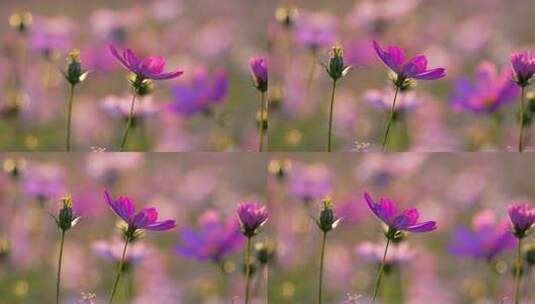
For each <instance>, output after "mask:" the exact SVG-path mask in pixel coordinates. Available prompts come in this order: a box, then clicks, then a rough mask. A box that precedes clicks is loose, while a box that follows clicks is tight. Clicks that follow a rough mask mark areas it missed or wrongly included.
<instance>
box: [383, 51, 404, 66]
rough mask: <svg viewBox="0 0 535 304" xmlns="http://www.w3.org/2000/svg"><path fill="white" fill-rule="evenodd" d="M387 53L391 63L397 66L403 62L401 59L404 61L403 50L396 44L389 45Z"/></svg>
mask: <svg viewBox="0 0 535 304" xmlns="http://www.w3.org/2000/svg"><path fill="white" fill-rule="evenodd" d="M387 54H388V55H389V56H388V57H390V61H391V64H392V65H393V66H395V67H398V68H399V66H400V65H402V64H403V61H405V55H404V54H403V50H401V49H400V48H399V47H397V46H389V47H388V52H387ZM388 57H387V58H388Z"/></svg>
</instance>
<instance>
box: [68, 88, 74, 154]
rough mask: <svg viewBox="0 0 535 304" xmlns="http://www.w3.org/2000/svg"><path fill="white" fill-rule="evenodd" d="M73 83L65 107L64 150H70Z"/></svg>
mask: <svg viewBox="0 0 535 304" xmlns="http://www.w3.org/2000/svg"><path fill="white" fill-rule="evenodd" d="M74 87H75V86H74V85H72V84H71V89H70V93H69V101H68V108H67V138H66V150H67V152H69V151H71V119H72V103H73V100H74Z"/></svg>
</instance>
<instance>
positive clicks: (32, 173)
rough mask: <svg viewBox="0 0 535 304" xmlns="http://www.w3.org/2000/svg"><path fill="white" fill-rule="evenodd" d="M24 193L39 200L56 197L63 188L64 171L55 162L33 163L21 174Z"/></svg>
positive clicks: (43, 200) (60, 193)
mask: <svg viewBox="0 0 535 304" xmlns="http://www.w3.org/2000/svg"><path fill="white" fill-rule="evenodd" d="M22 190H23V192H24V194H25V195H27V196H29V197H31V198H33V199H35V200H37V201H39V202H41V203H44V202H47V201H51V200H55V199H58V198H59V197H60V196H61V195H62V194H63V192H64V190H65V172H64V171H63V169H62V168H61V167H59V166H58V165H56V164H52V163H50V164H33V165H30V166H29V168H28V170H27V172H26V173H25V174H24V175H23V180H22Z"/></svg>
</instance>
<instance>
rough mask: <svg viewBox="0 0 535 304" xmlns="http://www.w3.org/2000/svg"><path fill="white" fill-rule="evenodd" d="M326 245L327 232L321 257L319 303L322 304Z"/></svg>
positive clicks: (322, 243) (322, 244)
mask: <svg viewBox="0 0 535 304" xmlns="http://www.w3.org/2000/svg"><path fill="white" fill-rule="evenodd" d="M325 243H327V232H323V240H322V242H321V256H320V278H319V288H318V303H319V304H321V303H322V299H323V297H322V293H323V260H324V257H325Z"/></svg>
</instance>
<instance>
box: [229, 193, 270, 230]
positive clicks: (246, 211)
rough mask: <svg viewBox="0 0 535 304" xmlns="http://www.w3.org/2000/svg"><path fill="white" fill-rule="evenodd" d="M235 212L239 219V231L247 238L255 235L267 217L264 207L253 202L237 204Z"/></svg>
mask: <svg viewBox="0 0 535 304" xmlns="http://www.w3.org/2000/svg"><path fill="white" fill-rule="evenodd" d="M236 214H237V215H238V220H239V221H240V227H241V231H242V233H243V235H245V236H246V237H248V238H251V237H253V236H255V235H256V234H257V233H258V229H259V228H260V227H262V226H263V225H264V224H265V223H266V222H267V220H268V217H269V215H268V212H267V209H266V207H265V206H260V205H259V204H257V203H254V202H246V203H240V204H238V208H237V209H236Z"/></svg>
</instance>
